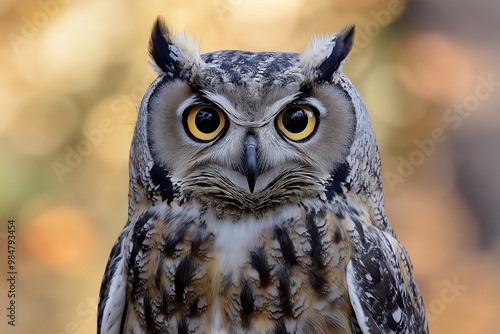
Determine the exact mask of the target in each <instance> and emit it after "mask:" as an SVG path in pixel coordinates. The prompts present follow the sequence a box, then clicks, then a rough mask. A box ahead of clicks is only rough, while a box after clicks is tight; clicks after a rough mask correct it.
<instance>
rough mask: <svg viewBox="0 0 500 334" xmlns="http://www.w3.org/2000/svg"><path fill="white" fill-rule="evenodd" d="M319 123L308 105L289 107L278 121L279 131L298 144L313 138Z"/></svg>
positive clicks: (279, 116) (282, 112)
mask: <svg viewBox="0 0 500 334" xmlns="http://www.w3.org/2000/svg"><path fill="white" fill-rule="evenodd" d="M317 123H318V120H317V118H316V114H315V113H314V111H313V110H312V108H311V107H309V106H306V105H294V106H291V107H288V108H286V109H284V110H282V111H281V112H280V113H279V115H278V117H277V119H276V126H277V127H278V130H279V131H280V132H281V133H282V134H283V135H284V136H285V137H287V138H288V139H290V140H293V141H297V142H300V141H304V140H306V139H308V138H309V137H311V136H312V134H313V133H314V130H316V124H317Z"/></svg>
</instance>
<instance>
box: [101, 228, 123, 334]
mask: <svg viewBox="0 0 500 334" xmlns="http://www.w3.org/2000/svg"><path fill="white" fill-rule="evenodd" d="M125 234H126V233H125V231H124V232H122V234H121V235H120V237H119V238H118V240H117V241H116V243H115V245H114V246H113V249H112V250H111V254H110V256H109V260H108V264H107V265H106V271H105V273H104V277H103V279H102V284H101V291H100V293H99V307H98V315H97V333H98V334H120V333H122V327H123V323H124V320H125V316H126V307H125V305H126V303H127V297H126V273H125V265H124V263H125V261H124V249H123V247H124V239H125Z"/></svg>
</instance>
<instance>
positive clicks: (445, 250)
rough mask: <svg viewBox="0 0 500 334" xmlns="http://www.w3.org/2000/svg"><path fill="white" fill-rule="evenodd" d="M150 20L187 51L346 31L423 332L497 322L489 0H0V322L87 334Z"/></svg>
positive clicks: (19, 328) (497, 124)
mask: <svg viewBox="0 0 500 334" xmlns="http://www.w3.org/2000/svg"><path fill="white" fill-rule="evenodd" d="M157 15H162V16H164V17H165V19H166V21H167V23H168V25H169V26H170V27H173V28H174V29H175V30H177V31H185V32H188V33H189V34H190V35H192V36H193V37H194V38H195V39H196V40H197V41H200V42H201V50H202V52H210V51H214V50H219V49H247V50H253V51H264V50H269V51H295V52H301V51H302V50H304V48H305V47H306V45H307V43H308V41H309V39H310V37H311V36H312V35H314V34H321V33H323V34H325V33H326V34H328V33H331V32H335V31H337V30H339V29H340V28H342V27H343V26H345V25H347V24H350V23H354V24H356V26H357V36H356V44H355V46H354V50H353V52H352V54H351V56H350V58H349V62H348V63H347V65H346V67H345V72H346V74H347V75H348V76H349V77H350V78H351V79H352V80H353V81H354V83H355V84H356V86H357V88H358V90H359V91H360V92H361V94H362V96H363V98H364V99H365V102H366V104H367V106H368V110H369V112H370V115H371V117H372V120H373V124H374V127H375V131H376V135H377V138H378V140H379V144H380V149H381V152H382V161H383V168H384V172H385V177H384V181H385V194H386V208H387V213H388V216H389V219H390V221H391V223H392V225H393V226H394V228H395V230H396V232H397V234H398V237H399V239H400V240H401V241H402V242H403V244H404V245H405V246H406V247H407V249H408V251H409V253H410V255H411V258H412V260H413V264H414V267H415V269H414V274H415V276H416V278H417V280H418V282H419V285H420V288H421V290H422V293H423V296H424V300H425V303H426V305H427V311H428V314H429V326H430V330H431V332H432V333H457V334H462V333H463V334H469V333H497V332H498V321H499V316H500V241H499V240H500V239H499V235H500V190H499V189H500V177H499V176H498V175H499V171H500V117H499V110H498V106H499V105H500V93H499V88H500V71H499V68H498V59H499V51H500V50H499V49H500V43H499V38H498V31H500V23H499V22H500V2H498V1H494V0H490V1H488V0H483V1H475V2H472V1H466V0H454V1H452V0H439V1H438V0H418V1H404V0H390V1H387V0H386V1H381V0H380V1H379V0H351V1H343V0H337V1H333V0H317V1H306V0H276V1H264V0H208V1H207V0H193V1H180V0H162V1H160V0H154V1H153V0H147V1H142V2H139V1H121V0H107V1H97V0H94V1H92V0H87V1H69V0H64V1H63V0H42V1H16V0H0V36H1V37H2V38H1V39H0V107H1V111H0V272H1V274H0V332H1V333H42V334H56V333H57V334H60V333H95V330H96V303H97V295H98V291H99V286H100V281H101V277H102V273H103V270H104V267H105V264H106V261H107V258H108V255H109V252H110V250H111V247H112V245H113V243H114V241H115V239H116V237H117V236H118V234H119V232H120V230H121V228H122V227H123V225H124V223H125V221H126V219H127V191H128V166H127V163H128V150H129V145H130V141H131V137H132V133H133V127H134V122H135V120H136V106H137V105H138V104H139V103H140V98H141V97H142V94H143V93H144V91H145V90H146V88H147V86H148V85H149V83H150V82H151V81H152V80H153V78H154V74H153V72H152V70H151V69H150V68H149V67H148V55H147V45H148V39H149V33H150V29H151V26H152V24H153V21H154V20H155V18H156V16H157ZM494 65H497V66H496V67H495V66H494ZM8 219H15V220H16V222H17V231H16V233H17V235H16V237H17V239H16V252H17V253H16V270H17V272H18V274H17V282H16V283H17V286H16V290H17V291H16V292H17V295H16V311H17V319H16V327H11V326H7V320H8V319H7V317H6V314H7V311H6V307H7V306H8V303H9V299H8V298H7V290H8V284H7V280H6V278H7V274H6V272H7V271H8V269H7V265H6V263H7V255H8V254H7V242H6V241H7V220H8Z"/></svg>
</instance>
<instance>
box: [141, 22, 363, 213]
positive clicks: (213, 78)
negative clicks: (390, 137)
mask: <svg viewBox="0 0 500 334" xmlns="http://www.w3.org/2000/svg"><path fill="white" fill-rule="evenodd" d="M352 37H353V29H350V30H345V31H343V32H341V33H339V34H337V35H334V37H333V38H332V39H330V40H325V41H320V40H319V41H315V43H313V45H312V46H310V49H309V50H308V51H306V52H305V53H304V54H302V55H300V54H295V53H271V52H262V53H252V52H241V51H219V52H215V53H209V54H204V55H201V56H200V55H199V54H198V53H197V50H196V49H195V48H193V47H192V46H190V45H186V44H183V43H182V42H179V41H177V43H174V42H172V39H171V37H170V36H169V35H168V31H166V30H165V29H164V28H163V27H162V25H161V24H158V25H157V26H156V29H155V30H154V32H153V36H152V44H151V49H150V51H151V54H152V56H153V59H154V61H155V63H156V65H157V66H158V69H159V71H160V74H161V75H160V77H159V78H158V79H157V81H156V82H155V84H154V87H153V88H152V89H151V94H149V96H146V97H145V100H146V99H147V100H148V101H147V109H148V110H147V112H148V121H147V137H148V138H147V139H148V144H149V146H150V151H151V154H152V157H153V160H154V162H155V163H156V164H159V165H161V166H162V168H163V169H164V170H165V172H166V173H167V174H168V177H169V178H170V179H171V182H172V184H173V185H174V187H176V189H177V190H178V191H179V192H180V193H181V194H182V195H183V196H185V197H197V198H205V199H206V198H214V199H219V200H223V201H226V202H228V201H229V202H233V203H234V205H235V206H238V207H239V208H242V207H243V208H244V207H248V208H251V209H255V208H258V207H261V206H264V205H265V204H264V203H270V202H273V203H276V202H280V201H281V202H283V201H284V202H286V201H287V200H289V199H290V198H291V197H294V196H295V197H296V196H301V197H304V196H306V197H307V196H317V195H318V192H320V191H322V189H324V186H325V184H327V183H328V181H329V180H331V178H332V177H335V175H332V173H334V171H335V170H336V169H337V167H338V166H339V165H341V164H343V163H344V162H345V161H346V157H347V156H348V154H349V152H350V148H351V145H352V143H353V139H354V135H355V130H356V113H355V106H354V104H353V102H352V98H351V96H350V95H349V94H348V93H346V90H345V87H344V85H343V82H341V81H339V80H335V77H336V75H337V73H338V72H339V71H340V68H341V66H342V63H343V60H344V58H345V57H346V56H347V54H348V52H349V50H350V48H351V45H352ZM144 103H145V101H143V104H144Z"/></svg>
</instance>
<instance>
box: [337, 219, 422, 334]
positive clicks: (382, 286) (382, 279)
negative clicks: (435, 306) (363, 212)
mask: <svg viewBox="0 0 500 334" xmlns="http://www.w3.org/2000/svg"><path fill="white" fill-rule="evenodd" d="M356 230H357V232H358V233H359V236H360V238H359V240H360V242H359V244H357V245H356V248H357V249H356V253H357V254H358V255H355V256H353V258H351V260H350V261H349V263H348V265H347V286H348V290H349V297H350V299H351V304H352V307H353V309H354V313H355V315H356V318H357V321H358V324H359V327H360V328H361V332H362V333H363V334H374V333H395V334H399V333H411V334H421V333H428V329H427V319H426V315H425V309H424V307H423V301H422V297H421V295H420V292H419V290H418V287H417V285H416V282H415V280H414V279H413V276H412V274H411V263H410V260H409V257H408V255H407V253H406V250H405V249H404V247H403V246H402V245H401V244H400V243H399V241H397V240H396V239H395V238H394V237H393V236H391V235H390V234H388V233H386V232H383V231H381V230H379V229H377V228H375V227H373V226H367V225H364V224H356Z"/></svg>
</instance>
